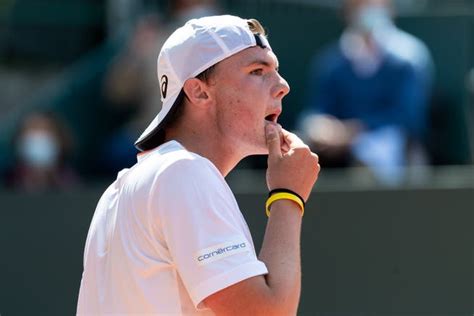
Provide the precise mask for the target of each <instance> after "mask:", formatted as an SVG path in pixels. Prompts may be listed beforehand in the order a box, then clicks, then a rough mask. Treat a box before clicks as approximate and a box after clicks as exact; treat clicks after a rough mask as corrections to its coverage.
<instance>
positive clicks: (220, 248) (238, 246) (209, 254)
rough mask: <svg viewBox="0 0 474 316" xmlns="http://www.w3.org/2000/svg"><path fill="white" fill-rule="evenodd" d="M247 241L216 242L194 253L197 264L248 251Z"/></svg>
mask: <svg viewBox="0 0 474 316" xmlns="http://www.w3.org/2000/svg"><path fill="white" fill-rule="evenodd" d="M248 248H249V247H248V246H247V243H246V242H244V241H240V242H227V243H222V244H218V245H215V246H212V247H209V248H206V249H203V250H200V251H198V252H197V253H196V257H195V258H196V261H197V264H198V265H200V266H202V265H205V264H208V263H211V262H214V261H217V260H220V259H224V258H226V257H229V256H232V255H235V254H238V253H242V252H247V251H249V249H248Z"/></svg>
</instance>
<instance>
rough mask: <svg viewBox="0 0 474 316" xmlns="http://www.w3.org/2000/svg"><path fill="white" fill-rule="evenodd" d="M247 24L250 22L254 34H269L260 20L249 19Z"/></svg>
mask: <svg viewBox="0 0 474 316" xmlns="http://www.w3.org/2000/svg"><path fill="white" fill-rule="evenodd" d="M247 24H248V26H249V29H250V31H251V32H252V33H254V34H256V33H258V34H260V35H263V36H267V32H266V31H265V29H264V28H263V26H262V24H260V22H259V21H258V20H256V19H248V20H247Z"/></svg>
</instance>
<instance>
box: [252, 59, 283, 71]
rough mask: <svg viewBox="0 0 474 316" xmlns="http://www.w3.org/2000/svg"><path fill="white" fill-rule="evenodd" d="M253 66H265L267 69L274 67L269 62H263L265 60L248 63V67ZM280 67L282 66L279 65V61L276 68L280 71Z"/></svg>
mask: <svg viewBox="0 0 474 316" xmlns="http://www.w3.org/2000/svg"><path fill="white" fill-rule="evenodd" d="M253 65H263V66H265V67H270V68H271V67H272V64H271V63H269V62H268V61H266V60H263V59H257V60H253V61H251V62H250V63H248V65H247V67H250V66H253ZM279 66H280V65H279V63H278V61H277V62H276V67H275V68H276V69H278V68H279Z"/></svg>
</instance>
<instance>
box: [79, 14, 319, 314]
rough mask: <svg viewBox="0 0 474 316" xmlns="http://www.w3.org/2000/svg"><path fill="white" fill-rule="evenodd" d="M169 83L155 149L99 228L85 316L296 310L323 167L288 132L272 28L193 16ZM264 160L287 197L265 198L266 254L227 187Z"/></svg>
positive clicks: (144, 145)
mask: <svg viewBox="0 0 474 316" xmlns="http://www.w3.org/2000/svg"><path fill="white" fill-rule="evenodd" d="M158 78H159V80H160V89H161V94H162V101H163V106H162V109H161V111H160V112H159V113H158V115H157V117H156V118H155V119H154V120H153V122H152V123H151V124H150V126H149V127H148V128H147V129H146V130H145V132H144V133H143V134H142V136H141V137H140V138H139V139H138V141H137V142H136V146H137V147H138V148H139V149H140V150H143V151H144V152H143V153H141V154H140V155H139V157H138V162H137V164H136V165H134V166H133V167H132V168H131V169H127V170H124V171H122V172H120V173H119V175H118V178H117V180H116V181H115V182H114V183H113V184H112V185H111V186H110V187H109V188H108V189H107V190H106V192H105V193H104V195H103V196H102V198H101V199H100V201H99V203H98V206H97V209H96V212H95V215H94V218H93V220H92V223H91V228H90V231H89V234H88V237H87V242H86V248H85V254H84V273H83V277H82V282H81V289H80V294H79V302H78V314H94V315H97V314H140V313H143V314H165V315H176V314H217V315H233V314H238V315H263V314H264V315H272V314H282V315H289V314H295V313H296V310H297V307H298V301H299V295H300V287H301V281H300V278H301V272H300V226H301V220H302V215H303V211H304V201H306V200H307V199H308V197H309V195H310V192H311V189H312V187H313V185H314V183H315V181H316V179H317V175H318V173H319V164H318V157H317V156H316V155H315V154H313V153H312V152H311V151H310V150H309V148H308V147H307V146H306V145H305V144H304V143H303V142H302V141H301V140H300V139H299V138H298V137H296V136H295V135H294V134H291V133H289V132H287V131H285V130H283V129H282V128H281V127H279V125H278V124H277V123H276V121H277V118H278V116H279V114H280V113H281V110H282V106H281V101H282V99H283V97H284V96H285V95H286V94H287V93H288V92H289V87H288V84H287V83H286V81H285V80H284V79H283V78H282V77H281V76H280V75H279V74H278V61H277V58H276V56H275V55H274V53H273V52H272V50H271V48H270V46H269V44H268V42H267V40H266V38H265V37H264V31H263V28H262V27H261V25H260V24H259V23H258V22H257V21H256V20H243V19H241V18H238V17H234V16H214V17H206V18H201V19H197V20H191V21H189V22H188V23H186V24H185V25H184V26H183V27H181V28H179V29H178V30H176V31H175V32H174V33H173V34H172V35H171V36H170V37H169V39H168V40H167V41H166V43H165V44H164V46H163V48H162V50H161V53H160V55H159V57H158ZM254 154H268V170H267V183H268V188H269V189H270V190H274V189H282V190H278V191H276V192H275V191H274V192H272V194H271V196H270V198H269V200H268V201H267V205H269V206H271V208H270V207H268V208H267V209H268V211H267V214H268V215H269V220H268V224H267V230H266V233H265V238H264V241H263V245H262V249H261V251H260V254H259V256H258V258H257V256H256V253H255V250H254V246H253V243H252V238H251V236H250V232H249V230H248V227H247V225H246V223H245V220H244V218H243V217H242V214H241V212H240V210H239V208H238V205H237V203H236V201H235V198H234V196H233V194H232V192H231V190H230V189H229V187H228V186H227V184H226V182H225V180H224V176H226V175H227V174H228V173H229V172H230V171H231V170H232V169H233V168H234V167H235V166H236V164H237V163H238V162H239V161H240V160H242V159H243V158H244V157H246V156H249V155H254ZM303 200H304V201H303ZM262 213H263V212H262ZM262 215H263V214H262Z"/></svg>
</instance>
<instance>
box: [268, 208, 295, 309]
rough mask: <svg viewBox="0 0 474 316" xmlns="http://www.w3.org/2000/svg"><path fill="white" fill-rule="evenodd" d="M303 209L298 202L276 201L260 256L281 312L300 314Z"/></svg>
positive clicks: (273, 297) (269, 286)
mask: <svg viewBox="0 0 474 316" xmlns="http://www.w3.org/2000/svg"><path fill="white" fill-rule="evenodd" d="M301 221H302V218H301V210H300V209H299V206H297V205H296V204H295V203H294V202H292V201H289V200H279V201H276V202H274V203H273V204H272V208H271V216H270V218H269V219H268V223H267V228H266V232H265V237H264V240H263V244H262V249H261V251H260V255H259V259H260V260H262V261H263V262H264V263H265V264H266V266H267V268H268V272H269V273H268V275H267V276H266V283H267V286H268V288H269V292H270V295H271V299H272V301H274V302H275V304H276V306H275V307H278V309H277V310H279V311H281V314H290V313H291V314H296V311H297V308H298V303H299V297H300V291H301V255H300V235H301Z"/></svg>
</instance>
